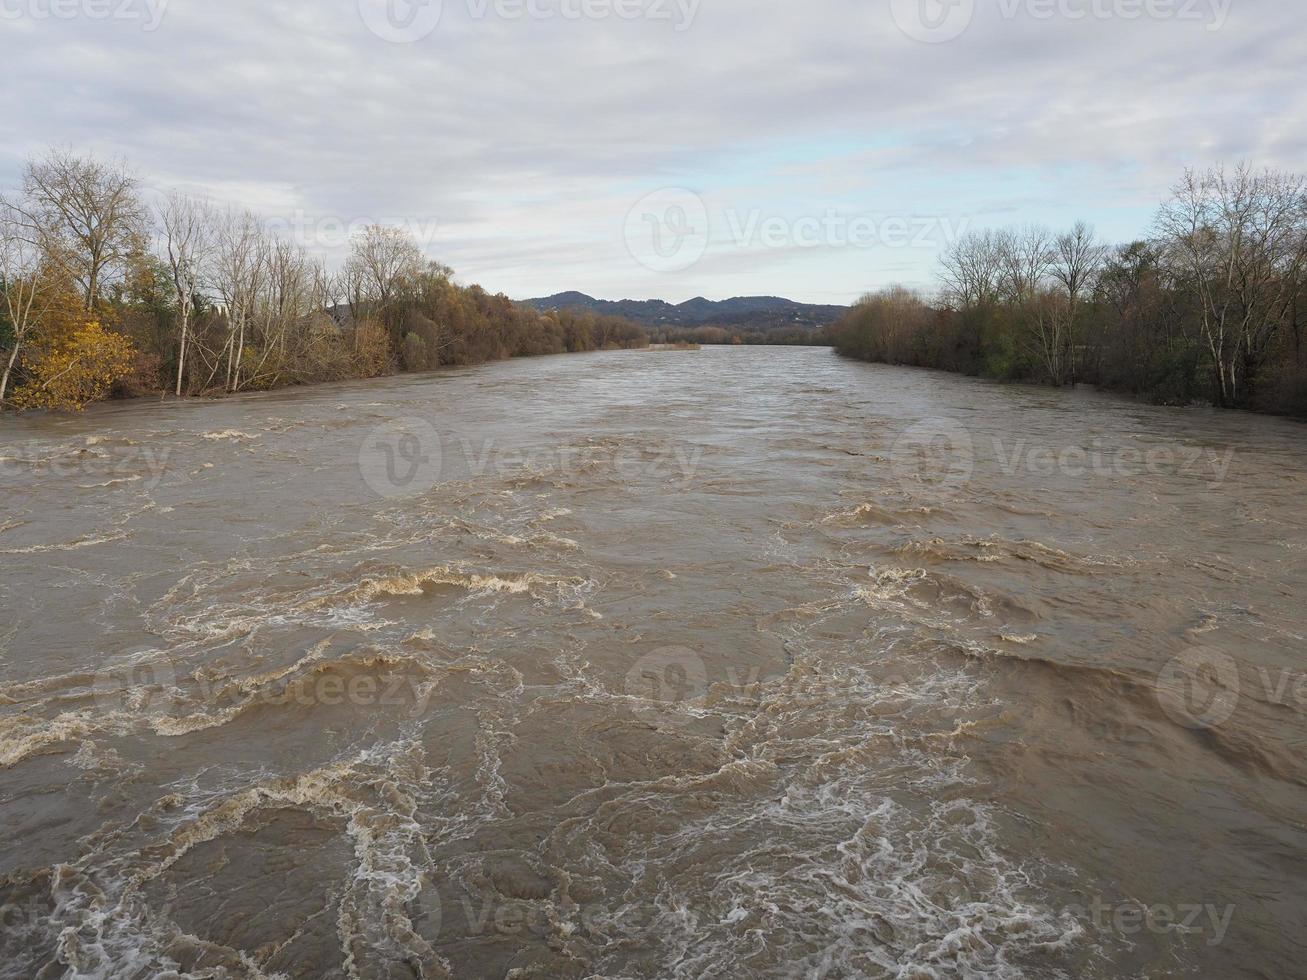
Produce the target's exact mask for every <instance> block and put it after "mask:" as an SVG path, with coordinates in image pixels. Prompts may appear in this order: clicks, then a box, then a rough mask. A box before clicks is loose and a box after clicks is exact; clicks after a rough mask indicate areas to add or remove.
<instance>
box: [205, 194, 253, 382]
mask: <svg viewBox="0 0 1307 980" xmlns="http://www.w3.org/2000/svg"><path fill="white" fill-rule="evenodd" d="M263 239H264V233H263V229H262V228H261V227H260V225H259V221H258V219H257V218H256V217H255V216H254V215H253V214H252V213H250V212H249V211H245V212H243V213H240V214H234V213H228V214H227V215H226V217H225V219H224V220H223V221H221V222H220V223H219V229H218V233H217V236H216V240H215V244H214V252H213V261H212V263H211V266H212V268H211V273H210V279H211V282H212V285H213V288H214V290H215V291H216V292H217V294H218V295H219V296H220V297H221V298H222V302H223V305H224V306H225V307H226V310H227V343H226V345H225V346H224V348H223V354H224V355H225V357H226V361H227V376H226V388H227V390H228V391H237V390H239V388H240V386H241V366H242V361H243V358H244V357H245V340H246V334H247V331H248V327H249V324H250V319H251V317H252V316H253V315H254V312H255V306H256V303H257V300H258V293H259V288H260V280H261V277H262V275H263V273H264V261H265V258H266V256H265V253H264V250H263ZM215 371H216V364H215ZM210 379H212V375H211V376H210Z"/></svg>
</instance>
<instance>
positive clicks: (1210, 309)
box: [1158, 166, 1307, 405]
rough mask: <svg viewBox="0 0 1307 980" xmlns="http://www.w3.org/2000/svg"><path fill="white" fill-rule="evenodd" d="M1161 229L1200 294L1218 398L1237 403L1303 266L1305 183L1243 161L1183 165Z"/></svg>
mask: <svg viewBox="0 0 1307 980" xmlns="http://www.w3.org/2000/svg"><path fill="white" fill-rule="evenodd" d="M1158 227H1159V230H1160V231H1161V233H1162V236H1163V238H1164V244H1165V247H1166V248H1167V250H1168V255H1169V257H1170V260H1171V261H1172V263H1173V264H1174V265H1175V267H1176V269H1177V273H1178V275H1180V276H1181V277H1182V278H1183V280H1184V281H1185V282H1186V284H1187V285H1188V286H1189V287H1190V288H1191V289H1192V291H1193V293H1194V295H1195V297H1196V298H1197V300H1198V309H1199V318H1200V330H1201V333H1202V337H1203V340H1204V342H1205V343H1206V346H1207V350H1208V353H1209V354H1210V356H1211V358H1212V364H1213V368H1214V370H1215V372H1216V377H1217V385H1218V389H1219V394H1220V401H1221V403H1222V404H1223V405H1234V404H1237V403H1238V401H1239V399H1240V398H1241V397H1242V395H1243V394H1244V388H1245V385H1246V384H1247V383H1248V382H1249V380H1250V379H1249V378H1248V377H1247V375H1248V373H1249V371H1250V370H1251V369H1252V368H1253V366H1254V365H1255V363H1256V360H1257V357H1258V355H1259V354H1260V351H1261V350H1262V349H1263V348H1264V347H1265V345H1266V344H1267V343H1268V342H1269V340H1270V337H1271V336H1272V335H1273V334H1274V332H1275V330H1276V329H1277V327H1278V325H1279V324H1280V323H1281V322H1282V321H1283V319H1284V318H1285V316H1286V314H1287V313H1288V311H1289V310H1290V309H1291V308H1292V304H1293V303H1294V301H1295V298H1296V295H1297V287H1298V283H1299V281H1300V279H1301V277H1302V275H1303V270H1304V266H1305V265H1307V183H1305V182H1304V179H1303V178H1302V177H1299V176H1295V175H1290V174H1284V173H1276V172H1273V171H1266V172H1264V173H1261V174H1255V173H1253V171H1252V170H1251V169H1250V168H1248V167H1246V166H1241V167H1240V168H1239V169H1238V170H1236V171H1235V172H1234V173H1233V174H1227V173H1226V172H1225V171H1224V170H1223V169H1216V170H1212V171H1209V172H1207V173H1205V174H1198V173H1196V172H1194V171H1189V172H1188V173H1186V174H1185V178H1184V180H1183V181H1181V183H1180V184H1179V185H1178V186H1177V187H1176V188H1175V192H1174V196H1173V197H1172V199H1171V201H1169V202H1168V203H1167V204H1166V205H1165V206H1164V207H1163V208H1162V211H1161V214H1160V216H1159V218H1158Z"/></svg>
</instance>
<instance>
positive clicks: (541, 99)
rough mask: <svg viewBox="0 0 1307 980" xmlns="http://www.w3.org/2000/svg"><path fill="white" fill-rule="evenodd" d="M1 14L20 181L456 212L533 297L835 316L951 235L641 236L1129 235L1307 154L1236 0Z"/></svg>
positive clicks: (474, 253)
mask: <svg viewBox="0 0 1307 980" xmlns="http://www.w3.org/2000/svg"><path fill="white" fill-rule="evenodd" d="M0 2H3V4H4V6H3V10H4V12H5V16H4V17H0V43H2V44H3V45H4V48H5V51H6V60H7V71H6V79H7V80H6V90H5V96H4V98H5V107H4V108H5V111H4V113H3V114H2V115H0V133H2V134H3V139H2V140H0V147H3V149H0V183H6V184H7V183H11V182H12V181H13V180H14V179H16V176H17V174H18V172H19V169H20V167H21V161H22V159H23V157H24V156H26V155H27V154H29V153H32V152H35V151H37V150H39V149H40V148H41V147H43V146H45V145H48V144H61V145H72V146H75V147H79V148H87V149H94V150H95V151H97V152H100V153H104V154H109V155H121V156H124V157H126V158H128V159H130V160H131V161H132V162H133V164H134V165H135V166H136V168H137V170H138V171H139V173H140V174H141V176H142V178H143V180H145V181H146V182H148V183H150V184H152V185H155V186H160V187H171V186H184V187H186V188H188V189H191V190H194V191H197V192H201V193H205V194H208V195H210V196H212V197H215V198H218V199H221V200H225V201H231V202H232V203H236V204H241V205H246V206H250V207H254V208H257V209H258V210H260V211H262V212H264V213H280V214H283V215H285V214H291V213H293V212H304V213H307V214H310V215H314V216H318V217H323V216H325V217H332V216H334V217H335V218H337V219H339V220H340V221H342V222H344V223H347V224H348V223H349V222H351V221H354V220H358V219H361V218H371V217H375V218H380V219H395V220H399V219H403V220H408V221H412V222H420V223H424V224H425V225H430V226H434V228H435V229H436V231H435V233H434V234H433V235H432V236H431V241H430V242H429V243H428V249H429V251H431V252H432V254H433V255H434V256H436V257H438V258H440V259H441V260H443V261H445V262H448V263H449V264H451V265H453V266H454V267H455V268H456V269H457V270H458V271H459V273H460V277H461V278H462V279H465V280H468V281H480V282H482V283H483V284H484V285H485V286H487V288H490V289H495V290H504V291H506V292H508V293H509V294H510V295H514V296H519V297H523V296H527V295H537V294H545V293H551V292H555V291H558V290H561V289H569V288H576V289H582V290H585V291H588V292H592V293H595V294H597V295H601V296H606V297H612V298H620V297H622V296H628V295H629V296H640V297H644V296H659V297H662V298H666V299H669V300H681V299H685V298H687V297H689V296H692V295H695V294H704V295H709V296H725V295H733V294H742V293H748V292H755V291H764V292H772V293H781V294H787V295H792V296H794V297H796V298H800V299H804V298H807V299H813V300H822V301H828V302H829V301H832V299H833V298H838V299H851V298H853V297H854V296H856V295H857V294H859V293H861V292H863V291H865V290H866V289H868V288H871V287H874V286H878V285H883V284H885V283H887V282H889V281H891V280H893V279H907V280H909V281H912V282H916V283H919V284H924V283H927V282H928V281H929V279H930V275H931V269H932V267H933V263H934V253H933V252H932V251H931V250H929V249H927V250H921V249H912V250H903V249H900V250H893V249H891V250H885V249H879V250H849V249H844V250H839V249H831V248H821V249H815V250H813V249H793V248H772V249H766V248H762V249H760V248H759V247H758V246H757V245H756V243H755V244H753V245H747V246H741V245H740V244H739V243H738V242H734V241H730V240H726V241H720V240H717V239H714V241H713V243H712V244H711V245H710V247H709V250H708V252H707V253H706V254H705V256H704V258H703V259H702V260H701V261H700V262H699V263H697V264H696V265H695V266H693V267H692V268H691V269H689V270H684V271H681V272H677V273H674V274H672V273H659V272H655V271H653V270H650V269H647V268H645V267H643V266H641V265H640V264H639V263H638V262H636V261H634V260H633V259H632V256H631V254H630V253H629V252H628V250H627V249H626V248H625V243H624V241H623V236H622V232H623V226H624V222H625V220H626V216H627V213H628V211H629V210H630V208H631V207H632V205H633V204H634V203H635V202H637V201H639V200H640V199H641V198H643V197H645V196H646V195H647V194H649V193H650V192H652V191H655V190H657V189H659V188H663V187H685V188H689V189H691V190H693V191H695V192H696V193H698V194H700V195H702V196H703V197H704V199H705V200H706V201H708V202H709V203H710V211H711V210H713V209H716V210H717V212H718V214H719V216H720V214H721V213H722V211H723V209H730V210H734V211H736V212H746V213H747V212H750V211H753V210H761V211H763V212H765V213H769V214H770V213H775V214H782V215H786V216H789V217H790V218H791V219H793V218H794V217H796V216H802V215H816V216H820V215H822V214H824V213H826V212H827V211H828V210H830V209H832V208H834V209H837V210H840V211H843V212H846V213H877V214H892V213H897V214H906V215H920V214H941V215H952V216H966V217H974V218H976V219H979V220H992V221H995V222H997V223H1006V222H1008V221H1011V222H1023V221H1031V220H1038V221H1050V222H1062V221H1065V220H1069V219H1070V218H1072V217H1074V216H1081V215H1082V216H1084V217H1086V218H1088V219H1090V220H1094V221H1096V222H1097V223H1098V224H1099V226H1100V227H1101V228H1102V229H1103V230H1104V231H1105V232H1106V233H1110V234H1112V235H1114V236H1119V237H1126V236H1129V235H1131V234H1139V233H1143V232H1144V231H1146V230H1147V221H1148V217H1149V215H1150V213H1151V211H1152V210H1153V208H1155V206H1156V204H1157V203H1159V202H1160V200H1161V197H1162V196H1163V195H1164V194H1165V193H1166V191H1167V188H1168V187H1169V186H1170V184H1172V183H1173V182H1174V180H1175V179H1176V178H1177V177H1178V176H1179V175H1180V173H1181V171H1182V169H1183V167H1185V166H1186V165H1205V164H1207V163H1211V162H1218V161H1226V162H1232V161H1237V160H1243V159H1247V160H1252V161H1254V162H1257V163H1259V164H1265V165H1272V166H1285V167H1290V168H1292V167H1295V166H1297V165H1300V161H1301V159H1302V152H1303V145H1304V136H1303V133H1302V129H1301V126H1300V125H1298V124H1297V123H1296V122H1294V121H1295V120H1300V119H1302V118H1303V117H1304V111H1303V110H1304V108H1307V106H1304V102H1307V92H1304V90H1303V89H1302V87H1301V85H1299V84H1298V81H1299V74H1300V68H1299V65H1300V63H1301V59H1302V57H1303V55H1304V54H1305V53H1307V52H1305V51H1304V37H1303V29H1302V26H1301V14H1300V13H1299V12H1298V11H1297V9H1296V8H1295V5H1293V4H1286V3H1283V2H1282V0H1232V6H1231V7H1230V10H1229V14H1228V20H1227V21H1225V22H1224V23H1223V24H1221V26H1220V29H1219V30H1215V29H1211V28H1212V27H1213V26H1214V25H1215V24H1216V23H1217V20H1216V18H1217V16H1218V15H1219V13H1220V11H1219V9H1218V7H1216V6H1215V0H1174V3H1172V4H1171V5H1170V7H1167V6H1166V5H1165V4H1164V3H1163V0H1058V2H1057V3H1056V4H1054V5H1053V7H1052V8H1051V9H1053V10H1054V16H1052V17H1051V18H1045V17H1042V16H1039V15H1038V11H1041V10H1043V9H1046V8H1045V7H1044V5H1042V4H1032V3H1030V2H1028V0H994V2H993V3H989V2H981V3H978V4H977V5H976V7H975V13H974V17H973V18H972V20H971V22H970V23H969V26H968V27H967V28H966V30H965V31H964V32H963V33H962V34H961V35H960V36H959V37H957V38H955V39H953V40H951V41H948V42H946V43H938V44H935V43H929V42H923V41H920V40H915V39H914V38H913V37H910V36H908V34H905V33H904V32H903V31H902V30H900V29H899V27H898V26H897V24H896V21H895V17H894V16H893V14H894V12H895V11H899V12H900V15H901V13H902V11H903V10H910V9H911V8H905V7H903V6H902V4H901V3H900V2H899V0H894V3H893V4H891V3H890V2H889V0H880V2H876V0H808V2H806V3H804V4H784V3H780V2H771V3H761V2H758V0H701V2H700V3H699V4H698V5H697V8H696V9H695V10H694V14H693V17H692V19H690V18H688V17H687V16H685V15H684V14H682V15H681V17H680V19H679V20H677V19H676V14H677V11H678V10H680V11H688V10H689V8H690V6H691V5H690V4H689V3H688V2H683V3H681V5H680V6H679V7H678V5H677V0H609V2H607V3H604V2H603V0H443V4H442V5H441V10H440V14H441V16H440V18H439V22H438V24H437V25H436V26H435V27H434V29H432V31H431V33H430V34H428V35H427V36H425V37H423V38H422V39H421V40H418V41H415V42H413V43H407V44H405V43H398V44H397V43H391V42H388V41H386V40H383V39H382V38H380V37H378V36H376V35H375V34H374V33H373V32H372V31H370V30H369V28H368V26H367V25H366V23H365V20H364V18H363V16H361V14H360V7H359V5H358V3H357V2H356V0H324V2H320V3H315V4H312V5H308V4H297V3H290V2H286V0H282V2H267V0H224V3H222V4H214V3H202V2H200V0H171V2H169V3H167V4H166V6H165V7H164V8H163V16H162V20H161V21H160V23H159V24H158V29H157V30H153V31H147V30H145V29H144V28H145V27H146V25H147V24H148V22H149V21H148V19H147V17H146V15H147V14H148V9H147V6H146V0H110V3H109V4H108V6H109V7H110V8H112V9H115V10H117V11H120V12H121V11H126V12H127V13H128V14H130V13H131V12H132V11H133V10H134V11H136V12H137V13H138V14H140V16H138V17H136V18H134V19H133V18H131V17H110V18H108V19H93V18H92V17H91V16H89V15H87V13H86V8H88V7H89V5H91V4H93V3H95V0H83V8H80V9H82V14H81V15H77V16H72V17H63V18H55V17H52V16H45V17H42V16H41V10H42V9H45V10H47V11H48V10H49V9H50V8H49V6H48V3H49V0H0ZM154 2H155V3H156V5H157V4H158V3H159V2H160V0H154ZM369 2H370V0H369ZM393 2H394V3H396V4H403V3H404V2H405V0H393ZM515 2H516V5H514V4H515ZM919 2H924V3H928V4H929V3H936V2H938V0H919ZM43 4H45V5H46V6H45V7H44V8H42V5H43ZM569 5H570V6H569ZM619 8H620V9H622V10H624V11H626V12H627V13H628V14H632V13H633V14H634V16H630V17H628V18H626V19H623V18H622V17H619V16H617V14H616V13H615V11H616V10H618V9H619ZM1141 8H1146V9H1149V10H1154V11H1155V12H1156V11H1160V10H1171V11H1172V13H1171V14H1169V15H1166V16H1163V15H1157V16H1153V17H1148V16H1145V17H1141V18H1134V19H1131V18H1130V17H1129V14H1130V12H1131V11H1133V10H1137V9H1141ZM396 9H401V8H398V7H397V8H396ZM520 10H526V11H527V13H526V14H525V15H520V16H519V15H517V14H516V12H517V11H520ZM569 10H570V11H573V12H576V11H580V12H581V13H587V12H588V13H589V15H590V16H588V17H587V16H576V17H573V16H568V15H567V12H568V11H569ZM1184 10H1187V11H1189V12H1190V13H1192V14H1195V15H1196V16H1195V17H1192V18H1183V17H1181V16H1180V11H1184ZM531 11H534V12H535V15H536V16H532V15H531ZM604 11H608V13H607V14H605V13H603V12H604ZM659 11H670V12H671V14H672V15H673V16H672V18H671V19H660V18H657V17H655V16H654V15H655V13H657V12H659ZM1095 11H1097V12H1098V13H1095ZM1104 11H1106V13H1107V16H1101V15H1100V14H1101V13H1102V12H1104ZM15 13H16V14H17V16H14V15H15ZM547 13H552V16H549V17H545V16H543V15H544V14H547ZM1077 14H1084V16H1076V15H1077ZM1204 17H1206V19H1203V18H1204ZM687 21H688V22H687ZM681 27H684V29H678V28H681ZM315 245H316V247H318V250H319V251H322V252H323V253H324V254H325V255H327V256H328V257H329V258H333V259H334V258H338V257H339V252H340V250H341V247H340V245H339V243H337V242H329V243H315Z"/></svg>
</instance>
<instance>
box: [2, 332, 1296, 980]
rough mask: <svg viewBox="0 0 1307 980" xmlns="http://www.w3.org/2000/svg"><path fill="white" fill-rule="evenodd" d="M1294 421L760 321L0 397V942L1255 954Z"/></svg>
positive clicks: (96, 951)
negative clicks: (855, 356)
mask: <svg viewBox="0 0 1307 980" xmlns="http://www.w3.org/2000/svg"><path fill="white" fill-rule="evenodd" d="M1305 449H1307V430H1304V429H1303V427H1302V426H1300V425H1295V424H1293V423H1289V422H1285V421H1280V420H1275V419H1269V418H1259V417H1253V416H1247V415H1240V414H1219V413H1215V412H1210V411H1203V410H1176V409H1161V408H1152V407H1147V406H1143V405H1139V404H1134V403H1131V402H1128V401H1123V400H1119V399H1116V398H1111V397H1106V396H1100V395H1096V394H1091V393H1086V392H1055V391H1047V390H1040V389H1031V388H1022V387H1001V386H996V385H990V384H985V383H982V382H978V381H974V380H968V379H963V378H958V377H952V376H946V375H938V374H933V373H928V372H919V371H912V370H901V369H894V368H886V367H877V366H870V365H863V364H856V363H851V362H846V361H842V360H839V359H837V358H836V357H834V356H833V355H831V354H830V353H829V352H827V351H824V350H788V349H726V348H718V349H708V350H704V351H702V352H667V353H649V352H627V353H605V354H595V355H577V356H566V357H555V358H544V359H536V360H529V361H517V362H512V363H504V364H495V365H489V366H485V367H479V368H475V369H468V370H460V371H452V372H447V373H441V374H437V375H432V376H424V377H412V376H410V377H403V378H396V379H393V380H387V381H381V382H368V383H359V384H351V385H344V386H333V387H320V388H313V389H308V390H302V391H288V392H279V393H275V394H267V395H251V396H245V397H240V398H234V399H231V400H228V401H224V402H220V403H209V404H204V403H195V402H188V403H181V404H178V403H170V404H151V403H147V402H139V403H132V404H118V405H109V406H100V407H97V408H95V409H92V410H90V411H88V412H87V413H85V414H84V415H80V416H76V417H58V418H56V417H50V418H30V419H22V420H13V419H7V420H0V494H2V496H0V507H2V509H0V610H2V612H3V615H2V616H0V821H2V822H3V826H4V828H5V833H4V834H3V836H0V907H2V908H3V911H2V912H0V976H4V977H14V978H27V977H58V976H66V975H67V976H88V977H106V978H107V977H114V978H118V977H141V978H145V977H156V976H169V975H172V976H176V975H184V976H196V977H273V976H287V977H368V978H372V977H386V978H390V977H411V976H426V977H442V976H456V977H483V976H484V977H510V976H511V977H611V978H646V977H648V978H652V977H687V978H688V977H721V978H727V977H731V978H734V977H747V976H758V977H831V978H836V977H905V978H925V977H953V976H957V977H1027V976H1028V977H1053V976H1067V977H1125V976H1130V977H1133V976H1177V977H1179V976H1198V977H1221V978H1233V977H1290V976H1297V975H1301V971H1302V966H1301V964H1302V963H1303V960H1304V954H1307V940H1305V939H1304V937H1305V936H1307V785H1305V783H1307V724H1305V722H1304V711H1307V639H1305V637H1307V602H1305V601H1304V600H1305V599H1307V504H1305V503H1304V501H1305V499H1307V498H1305V496H1304V494H1305V491H1307V455H1305V453H1304V450H1305Z"/></svg>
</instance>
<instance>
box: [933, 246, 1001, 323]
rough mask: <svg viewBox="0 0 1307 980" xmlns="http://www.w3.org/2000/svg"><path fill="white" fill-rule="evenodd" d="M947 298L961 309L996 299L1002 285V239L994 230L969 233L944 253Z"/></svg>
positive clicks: (985, 303)
mask: <svg viewBox="0 0 1307 980" xmlns="http://www.w3.org/2000/svg"><path fill="white" fill-rule="evenodd" d="M943 263H944V273H943V278H944V286H945V292H946V295H947V298H948V299H949V300H950V301H951V302H953V303H955V304H957V305H959V306H961V307H962V308H964V309H965V308H969V307H976V306H987V305H989V304H991V303H994V302H997V300H998V298H999V294H1000V291H1001V289H1002V285H1003V273H1004V261H1003V246H1002V242H1001V240H1000V238H999V236H998V234H996V233H995V232H992V231H983V232H970V233H968V234H966V235H964V236H962V237H961V238H960V239H958V240H957V242H955V243H954V244H953V245H952V247H950V248H949V250H948V251H947V252H945V253H944V257H943Z"/></svg>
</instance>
